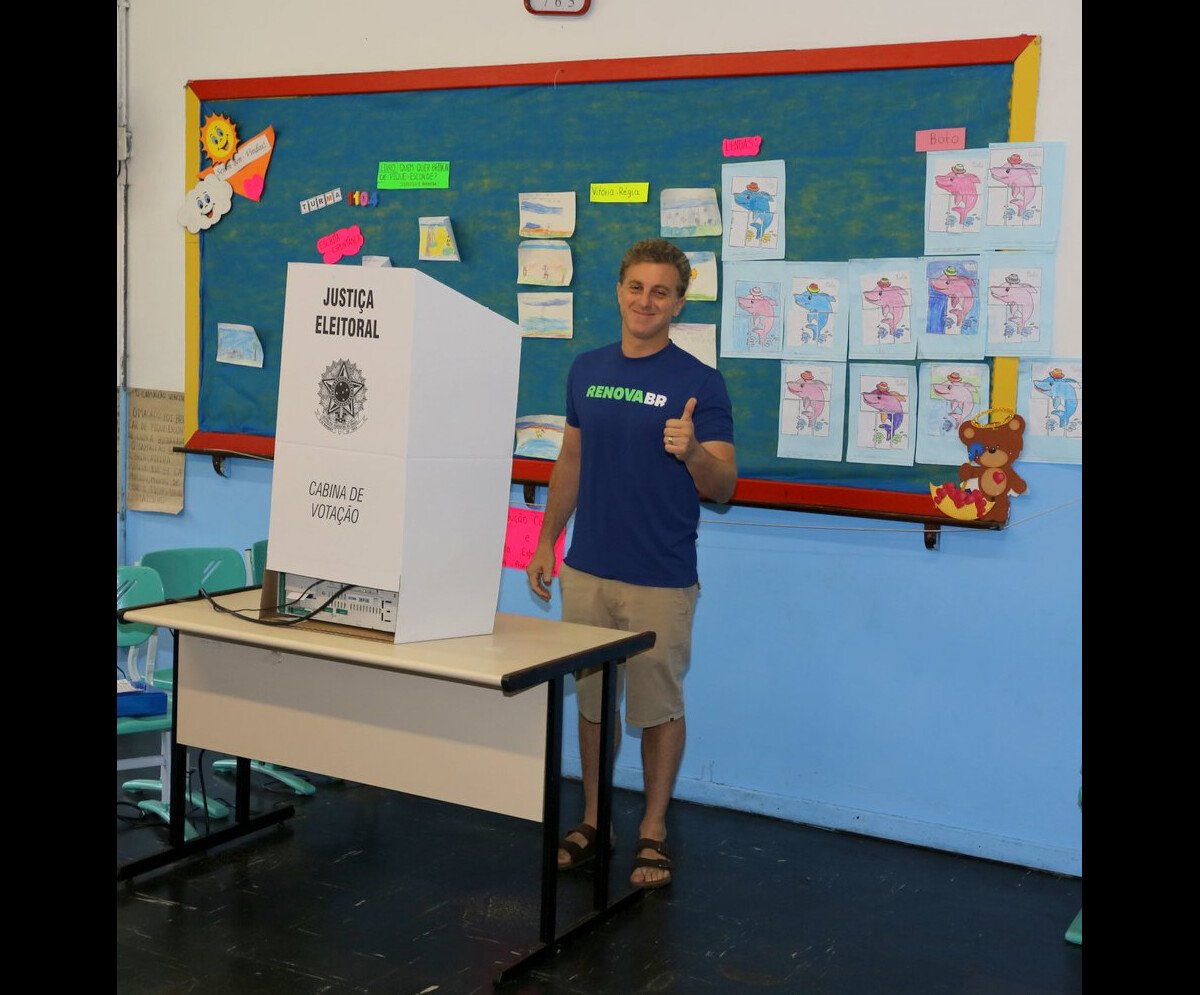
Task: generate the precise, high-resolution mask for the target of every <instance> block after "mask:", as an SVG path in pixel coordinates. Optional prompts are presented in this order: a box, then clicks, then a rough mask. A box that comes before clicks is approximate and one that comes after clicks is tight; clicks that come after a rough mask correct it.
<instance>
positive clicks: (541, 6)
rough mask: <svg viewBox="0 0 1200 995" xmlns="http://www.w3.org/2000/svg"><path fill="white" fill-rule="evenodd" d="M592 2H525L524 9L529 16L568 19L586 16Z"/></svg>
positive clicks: (577, 0)
mask: <svg viewBox="0 0 1200 995" xmlns="http://www.w3.org/2000/svg"><path fill="white" fill-rule="evenodd" d="M591 5H592V0H525V9H526V10H527V11H529V13H531V14H553V15H557V16H561V17H570V16H571V15H572V14H586V13H587V9H588V8H589V7H590V6H591Z"/></svg>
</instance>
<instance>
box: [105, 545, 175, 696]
mask: <svg viewBox="0 0 1200 995" xmlns="http://www.w3.org/2000/svg"><path fill="white" fill-rule="evenodd" d="M165 600H166V594H165V593H164V592H163V585H162V578H161V577H159V576H158V571H157V570H155V569H154V568H153V567H147V566H126V567H117V608H118V609H121V608H135V607H137V606H138V605H153V604H156V603H158V602H159V601H165ZM117 646H118V648H123V649H125V651H126V654H125V676H126V677H127V678H128V679H129V680H132V681H138V680H142V679H143V678H144V679H145V681H146V682H147V683H148V684H149V683H150V682H152V681H153V680H154V657H155V656H156V655H157V653H158V626H157V625H150V624H149V623H148V622H124V621H121V620H120V619H118V620H117ZM143 650H144V651H145V652H144V654H143V660H142V666H144V667H145V674H144V675H143V673H142V667H141V666H139V665H138V656H139V653H142V651H143Z"/></svg>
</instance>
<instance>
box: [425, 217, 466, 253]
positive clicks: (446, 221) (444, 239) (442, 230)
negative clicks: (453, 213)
mask: <svg viewBox="0 0 1200 995" xmlns="http://www.w3.org/2000/svg"><path fill="white" fill-rule="evenodd" d="M417 224H418V226H419V227H420V231H421V244H420V249H419V252H418V256H417V258H419V259H424V260H426V261H430V262H450V263H456V262H458V261H459V258H458V243H457V242H455V241H454V227H453V226H452V225H451V224H450V218H449V217H447V216H446V215H441V216H439V217H432V218H418V219H417Z"/></svg>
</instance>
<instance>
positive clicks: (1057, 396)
mask: <svg viewBox="0 0 1200 995" xmlns="http://www.w3.org/2000/svg"><path fill="white" fill-rule="evenodd" d="M1078 383H1079V381H1078V380H1073V379H1072V378H1071V377H1068V376H1065V375H1064V374H1063V371H1062V370H1060V369H1057V368H1055V369H1053V370H1051V371H1050V372H1049V373H1048V374H1047V375H1046V376H1044V377H1042V379H1041V380H1035V381H1033V386H1034V388H1035V389H1036V390H1040V391H1041V392H1042V393H1043V394H1047V395H1049V397H1050V413H1051V414H1052V415H1055V416H1056V417H1057V418H1058V427H1059V428H1066V427H1067V425H1069V424H1070V422H1071V416H1072V415H1073V414H1075V410H1076V409H1077V408H1078V407H1079V394H1078V393H1077V392H1076V390H1075V385H1076V384H1078Z"/></svg>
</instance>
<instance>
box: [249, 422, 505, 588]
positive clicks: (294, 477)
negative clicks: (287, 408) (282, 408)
mask: <svg viewBox="0 0 1200 995" xmlns="http://www.w3.org/2000/svg"><path fill="white" fill-rule="evenodd" d="M406 469H407V462H406V461H405V460H402V459H399V458H397V457H394V456H381V455H377V454H371V453H358V452H344V451H338V450H336V449H326V448H322V447H318V446H301V445H296V444H294V443H287V442H280V441H278V440H276V442H275V470H274V473H273V475H272V481H271V528H270V533H269V537H268V538H269V542H268V543H267V567H268V569H270V570H285V571H287V572H289V573H298V574H304V575H306V576H308V577H318V578H320V579H322V580H333V581H337V582H338V583H342V584H358V585H360V586H362V587H377V588H380V589H382V590H385V591H395V590H398V589H399V587H400V576H401V573H402V572H403V569H404V562H403V548H404V531H405V518H406V514H407V511H408V508H407V501H406V496H405V480H404V475H405V472H406ZM324 485H329V486H330V487H331V489H332V490H333V494H334V496H330V497H322V496H321V495H320V493H319V492H320V490H321V488H322V487H323V486H324ZM314 490H315V491H317V492H318V493H315V494H314V493H313V491H314ZM322 509H324V510H322ZM331 514H333V515H337V516H341V520H340V521H339V520H338V519H337V518H330V517H329V516H330V515H331ZM352 519H353V520H352ZM495 607H496V606H495V603H493V604H492V609H493V610H495Z"/></svg>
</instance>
